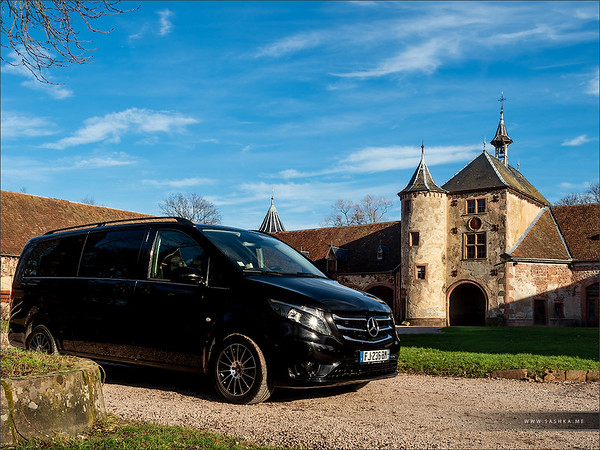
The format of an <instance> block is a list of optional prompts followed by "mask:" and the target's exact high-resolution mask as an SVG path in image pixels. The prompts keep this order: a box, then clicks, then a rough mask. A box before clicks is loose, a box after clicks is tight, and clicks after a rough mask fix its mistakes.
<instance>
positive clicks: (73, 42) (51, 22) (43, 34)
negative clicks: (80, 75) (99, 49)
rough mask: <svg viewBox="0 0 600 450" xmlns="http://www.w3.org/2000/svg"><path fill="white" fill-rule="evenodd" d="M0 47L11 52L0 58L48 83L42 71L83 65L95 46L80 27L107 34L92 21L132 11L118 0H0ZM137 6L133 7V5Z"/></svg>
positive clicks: (108, 31)
mask: <svg viewBox="0 0 600 450" xmlns="http://www.w3.org/2000/svg"><path fill="white" fill-rule="evenodd" d="M0 3H1V5H2V6H1V7H2V11H1V12H2V20H1V30H0V33H1V36H2V48H6V49H10V50H12V52H8V54H2V55H1V56H0V59H1V60H2V61H4V62H5V63H7V64H10V65H12V66H24V67H25V68H26V69H28V70H29V71H30V72H31V73H32V74H33V75H34V76H35V78H36V79H37V80H38V81H41V82H44V83H51V82H50V81H48V79H47V78H46V77H45V75H44V71H45V70H46V69H48V68H51V67H57V66H58V67H64V66H69V65H71V64H72V63H78V64H84V63H86V62H88V61H89V59H90V58H91V56H90V55H89V54H88V53H89V52H90V51H93V50H95V48H88V47H87V46H88V45H89V44H90V42H91V41H89V40H85V39H83V38H81V37H80V31H81V30H80V28H82V29H85V28H87V30H88V31H90V32H93V33H110V32H111V31H112V30H100V29H98V28H95V27H94V26H93V25H92V23H93V22H94V21H95V20H97V19H99V18H101V17H103V16H107V15H115V14H122V13H124V12H129V11H133V10H124V9H120V8H119V7H118V5H119V3H120V1H119V0H90V1H83V0H2V2H0ZM136 9H137V8H136Z"/></svg>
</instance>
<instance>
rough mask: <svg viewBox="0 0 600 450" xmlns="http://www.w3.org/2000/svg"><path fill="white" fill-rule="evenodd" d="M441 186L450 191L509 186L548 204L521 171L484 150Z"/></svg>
mask: <svg viewBox="0 0 600 450" xmlns="http://www.w3.org/2000/svg"><path fill="white" fill-rule="evenodd" d="M442 188H444V189H445V190H446V191H448V192H451V193H455V192H468V191H481V190H486V189H496V188H511V189H513V190H515V191H517V192H519V193H521V194H523V195H525V196H527V197H529V198H531V199H533V200H536V201H538V202H540V203H542V204H543V205H549V204H550V202H548V200H546V199H545V198H544V196H543V195H542V194H540V193H539V191H538V190H537V189H536V188H535V187H533V185H532V184H531V183H530V182H529V181H527V179H526V178H525V177H524V176H523V175H522V174H521V172H519V171H518V170H517V169H515V168H514V167H511V166H506V165H504V163H502V161H500V160H499V159H498V158H496V157H494V156H492V155H490V154H489V153H487V152H485V151H484V152H483V153H481V154H480V155H479V156H478V157H477V158H475V159H474V160H473V161H471V162H470V163H469V164H467V165H466V166H465V167H464V168H463V169H462V170H461V171H460V172H458V173H457V174H456V175H454V176H453V177H452V178H450V180H448V181H447V182H446V184H444V185H443V186H442Z"/></svg>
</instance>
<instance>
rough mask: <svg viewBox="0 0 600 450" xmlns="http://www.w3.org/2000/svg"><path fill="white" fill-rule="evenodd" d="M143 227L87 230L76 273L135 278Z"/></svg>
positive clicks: (144, 233)
mask: <svg viewBox="0 0 600 450" xmlns="http://www.w3.org/2000/svg"><path fill="white" fill-rule="evenodd" d="M145 235H146V230H145V229H135V230H119V231H104V232H101V233H90V234H89V236H88V239H87V242H86V243H85V249H84V251H83V256H82V257H81V267H80V268H79V276H80V277H93V278H137V274H138V270H137V261H138V256H139V253H140V247H141V245H142V241H143V239H144V236H145Z"/></svg>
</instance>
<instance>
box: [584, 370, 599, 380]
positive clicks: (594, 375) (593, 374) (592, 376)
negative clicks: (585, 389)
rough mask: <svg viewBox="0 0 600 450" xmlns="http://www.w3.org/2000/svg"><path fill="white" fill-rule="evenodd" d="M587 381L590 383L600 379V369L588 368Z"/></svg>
mask: <svg viewBox="0 0 600 450" xmlns="http://www.w3.org/2000/svg"><path fill="white" fill-rule="evenodd" d="M585 381H587V382H588V383H593V382H598V381H600V370H588V372H587V375H586V377H585Z"/></svg>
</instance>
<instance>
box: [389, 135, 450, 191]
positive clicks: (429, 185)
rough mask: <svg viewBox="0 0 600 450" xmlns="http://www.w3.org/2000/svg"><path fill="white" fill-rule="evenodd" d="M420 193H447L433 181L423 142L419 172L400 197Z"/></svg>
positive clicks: (416, 171) (417, 171) (416, 172)
mask: <svg viewBox="0 0 600 450" xmlns="http://www.w3.org/2000/svg"><path fill="white" fill-rule="evenodd" d="M420 191H429V192H445V191H444V190H443V189H442V188H440V187H439V186H438V185H437V184H435V181H433V177H432V176H431V174H430V173H429V169H428V168H427V164H425V145H424V144H423V141H421V161H419V165H418V166H417V170H415V173H414V174H413V176H412V178H411V179H410V181H409V182H408V185H407V186H406V187H405V188H404V189H402V191H400V192H399V193H398V195H400V194H403V193H406V192H420Z"/></svg>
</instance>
